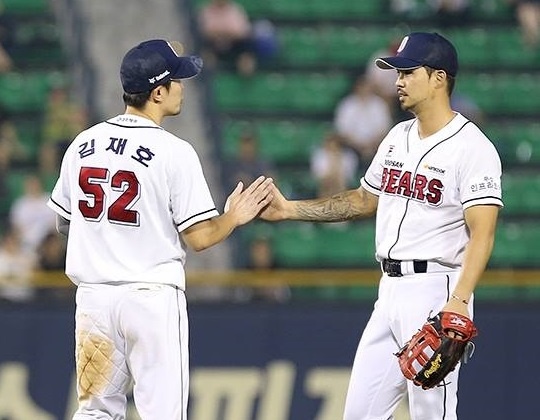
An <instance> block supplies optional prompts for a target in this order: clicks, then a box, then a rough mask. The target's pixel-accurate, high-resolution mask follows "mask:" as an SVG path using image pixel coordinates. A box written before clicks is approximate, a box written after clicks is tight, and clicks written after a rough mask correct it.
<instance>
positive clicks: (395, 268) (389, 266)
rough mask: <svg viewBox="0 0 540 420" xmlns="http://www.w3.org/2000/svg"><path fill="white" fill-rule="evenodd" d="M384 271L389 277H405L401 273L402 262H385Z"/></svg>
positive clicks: (387, 260)
mask: <svg viewBox="0 0 540 420" xmlns="http://www.w3.org/2000/svg"><path fill="white" fill-rule="evenodd" d="M383 266H384V267H383V268H384V271H386V274H388V276H389V277H403V273H402V272H401V261H398V260H391V259H389V258H388V259H386V260H384V262H383Z"/></svg>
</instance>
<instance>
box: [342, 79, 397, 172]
mask: <svg viewBox="0 0 540 420" xmlns="http://www.w3.org/2000/svg"><path fill="white" fill-rule="evenodd" d="M392 123H393V121H392V114H391V111H390V108H389V107H388V104H387V103H386V102H385V101H384V99H382V98H381V97H380V96H379V95H377V94H376V93H375V92H374V88H373V85H371V83H370V82H369V81H368V80H367V79H366V77H365V76H364V75H361V76H358V77H357V78H356V79H355V81H354V84H353V87H352V90H351V92H350V93H349V94H348V95H347V96H346V97H345V98H343V99H342V100H341V101H340V102H339V103H338V105H337V107H336V111H335V116H334V127H335V130H336V132H337V133H338V134H339V135H340V136H341V138H342V139H343V143H344V144H345V145H346V146H348V147H350V148H351V149H353V150H354V151H355V152H356V153H357V154H358V156H359V158H360V165H361V167H364V165H365V164H367V163H368V162H370V161H371V158H372V157H373V156H374V155H375V152H376V151H377V147H378V146H379V143H380V142H381V140H382V139H383V138H384V136H385V135H386V133H387V132H388V130H389V129H390V127H391V126H392Z"/></svg>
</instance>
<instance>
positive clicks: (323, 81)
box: [214, 73, 350, 113]
mask: <svg viewBox="0 0 540 420" xmlns="http://www.w3.org/2000/svg"><path fill="white" fill-rule="evenodd" d="M349 84H350V81H349V78H348V77H347V75H345V74H343V73H335V74H319V73H309V74H294V73H293V74H289V75H286V74H284V73H260V74H256V75H254V76H253V77H251V78H249V79H245V78H242V77H241V76H237V75H235V74H225V73H222V74H218V75H217V76H216V77H215V79H214V92H215V95H216V101H217V105H218V107H219V109H220V110H221V111H250V112H253V111H265V112H272V111H274V112H284V111H295V112H298V113H318V112H326V113H328V112H332V111H333V108H334V106H335V104H336V103H337V101H338V100H339V98H340V97H341V96H342V95H344V94H345V93H346V91H347V90H348V89H349Z"/></svg>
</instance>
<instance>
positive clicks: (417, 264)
mask: <svg viewBox="0 0 540 420" xmlns="http://www.w3.org/2000/svg"><path fill="white" fill-rule="evenodd" d="M401 263H402V261H401V260H393V259H391V258H385V259H384V260H383V261H382V269H383V271H384V272H385V273H386V274H388V275H389V276H390V277H401V276H403V273H402V272H401ZM427 266H428V262H427V261H426V260H414V261H413V269H414V272H415V273H427Z"/></svg>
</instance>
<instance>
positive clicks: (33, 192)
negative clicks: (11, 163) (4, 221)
mask: <svg viewBox="0 0 540 420" xmlns="http://www.w3.org/2000/svg"><path fill="white" fill-rule="evenodd" d="M48 199H49V194H48V193H46V192H45V191H44V189H43V185H42V183H41V179H40V178H39V177H38V176H37V175H35V174H29V175H27V176H26V177H25V179H24V184H23V194H22V195H21V196H20V197H18V198H16V199H15V201H14V202H13V204H12V206H11V209H10V215H9V219H10V223H11V225H12V226H13V227H14V228H16V229H17V230H18V232H19V233H20V235H21V242H22V245H23V247H24V248H25V250H28V251H31V252H35V251H36V250H37V248H38V246H39V244H40V243H41V242H42V241H43V238H45V236H46V235H47V233H49V232H50V231H51V230H54V229H55V228H56V218H55V215H54V212H52V211H51V210H50V209H49V207H47V200H48Z"/></svg>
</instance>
